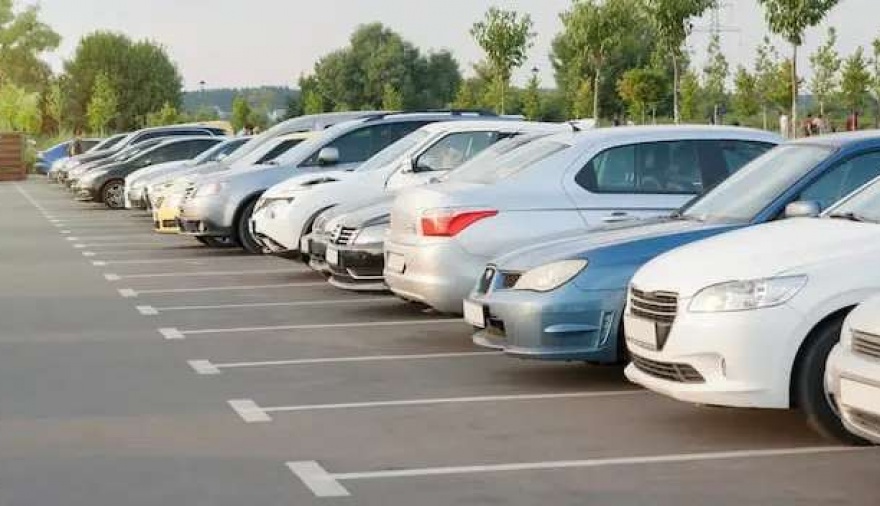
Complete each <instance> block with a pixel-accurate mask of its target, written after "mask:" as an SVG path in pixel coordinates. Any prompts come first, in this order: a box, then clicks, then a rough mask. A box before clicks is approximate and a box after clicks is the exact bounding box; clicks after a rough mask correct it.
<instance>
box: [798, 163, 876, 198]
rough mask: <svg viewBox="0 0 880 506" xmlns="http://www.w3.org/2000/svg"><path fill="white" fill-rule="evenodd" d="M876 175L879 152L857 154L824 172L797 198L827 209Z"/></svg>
mask: <svg viewBox="0 0 880 506" xmlns="http://www.w3.org/2000/svg"><path fill="white" fill-rule="evenodd" d="M878 175H880V152H872V153H864V154H861V155H857V156H855V157H853V158H850V159H848V160H846V161H844V162H841V163H839V164H838V165H836V166H834V167H833V168H831V169H829V170H828V171H827V172H825V174H823V175H822V176H821V177H820V178H818V179H817V180H816V181H814V182H813V183H812V184H811V185H810V186H808V187H807V188H806V189H805V190H804V191H803V192H801V195H800V197H799V200H812V201H815V202H818V203H819V205H820V206H821V208H822V209H827V208H828V207H829V206H831V205H832V204H834V203H835V202H837V201H838V200H840V199H841V198H843V197H845V196H846V195H848V194H850V193H852V192H853V191H855V190H856V189H857V188H859V187H861V186H862V185H864V184H865V183H867V182H868V181H871V180H872V179H874V178H875V177H877V176H878Z"/></svg>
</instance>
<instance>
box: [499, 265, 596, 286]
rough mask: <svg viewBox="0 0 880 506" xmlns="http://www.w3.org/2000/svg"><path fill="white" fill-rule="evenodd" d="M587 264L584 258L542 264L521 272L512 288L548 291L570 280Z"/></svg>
mask: <svg viewBox="0 0 880 506" xmlns="http://www.w3.org/2000/svg"><path fill="white" fill-rule="evenodd" d="M587 265H588V262H587V261H586V260H563V261H561V262H554V263H552V264H547V265H542V266H540V267H536V268H534V269H532V270H530V271H527V272H526V273H525V274H523V275H522V277H520V278H519V280H518V281H517V282H516V284H515V285H514V286H513V289H514V290H531V291H534V292H549V291H551V290H555V289H557V288H559V287H560V286H562V285H564V284H566V283H568V282H569V281H571V280H572V278H574V277H575V276H577V275H578V274H580V273H581V271H582V270H584V269H586V268H587Z"/></svg>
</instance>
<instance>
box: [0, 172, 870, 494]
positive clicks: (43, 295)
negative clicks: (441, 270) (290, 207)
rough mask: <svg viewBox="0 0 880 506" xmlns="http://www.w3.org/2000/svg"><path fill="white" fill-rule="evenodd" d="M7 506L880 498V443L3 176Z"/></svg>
mask: <svg viewBox="0 0 880 506" xmlns="http://www.w3.org/2000/svg"><path fill="white" fill-rule="evenodd" d="M0 198H2V200H3V202H4V203H5V205H4V213H3V214H2V215H0V273H2V278H0V279H3V284H2V287H3V288H2V293H0V299H2V300H3V301H4V302H3V304H2V305H0V322H3V323H2V331H0V480H2V481H0V505H3V506H6V505H10V506H12V505H15V506H18V505H41V506H45V505H50V504H65V505H83V506H86V505H95V504H126V505H132V504H137V505H140V504H142V505H156V504H169V505H170V504H180V505H183V504H186V505H197V504H204V505H209V504H210V505H230V506H232V505H244V504H247V505H249V506H258V505H282V504H288V505H290V504H293V505H306V504H359V505H360V504H371V505H377V506H378V505H390V504H419V505H450V504H468V505H470V504H505V505H507V504H510V505H534V504H572V505H574V504H577V505H583V504H597V505H599V504H602V505H607V504H621V505H640V504H645V505H648V504H650V505H680V504H714V505H744V504H772V505H803V504H817V505H818V504H822V505H828V504H847V505H849V504H854V505H873V504H877V497H878V493H880V484H878V482H877V480H876V476H878V473H880V451H878V450H876V449H864V448H846V447H834V446H830V445H829V443H827V442H825V441H823V440H822V439H820V438H819V437H817V436H815V435H814V434H813V433H812V432H811V431H810V430H809V429H808V428H807V427H806V426H805V424H804V422H803V420H802V418H801V417H800V416H799V415H798V414H797V413H788V412H769V411H763V410H760V411H759V410H754V411H751V410H739V409H722V408H711V407H699V406H689V405H685V404H680V403H677V402H675V401H672V400H668V399H665V398H662V397H659V396H657V395H653V394H651V393H648V392H645V391H643V390H640V389H638V388H636V387H635V386H633V385H631V384H629V383H628V382H627V381H626V380H625V379H624V377H623V374H622V369H621V368H620V367H596V366H589V365H585V364H575V363H560V364H546V363H533V362H522V361H517V360H512V359H510V358H507V357H504V356H500V355H499V354H496V353H491V352H485V351H481V350H480V349H477V348H475V347H474V346H473V345H472V344H471V342H470V331H469V328H468V327H466V326H465V324H463V323H462V322H461V321H460V320H459V319H457V318H453V317H449V316H445V315H440V314H436V313H431V312H427V311H425V310H423V309H422V308H420V307H418V306H415V305H411V304H407V303H404V302H402V301H399V300H397V299H395V298H393V297H391V296H389V295H383V294H371V295H357V294H351V293H346V292H343V291H340V290H337V289H335V288H333V287H331V286H329V285H328V284H326V283H325V282H324V280H323V279H322V278H321V277H320V276H318V275H316V274H314V273H312V272H311V271H309V270H308V269H307V268H306V267H305V266H302V265H300V264H296V263H293V262H290V261H287V260H281V259H276V258H271V257H252V256H246V255H243V254H241V252H240V251H238V250H234V249H223V250H211V249H207V248H205V247H203V246H201V245H199V244H198V243H197V242H196V241H194V240H192V239H190V238H187V237H179V236H160V235H157V234H154V233H153V232H152V231H151V226H150V221H149V217H148V216H147V215H146V214H140V213H137V212H133V211H118V212H111V211H107V210H106V209H105V208H103V206H102V207H97V205H95V206H90V205H83V204H79V203H76V202H72V201H71V199H70V197H69V195H68V194H66V193H65V192H64V190H62V189H60V188H58V187H55V186H50V185H47V184H45V183H44V182H43V181H41V180H34V179H32V180H30V181H28V182H26V183H3V184H0Z"/></svg>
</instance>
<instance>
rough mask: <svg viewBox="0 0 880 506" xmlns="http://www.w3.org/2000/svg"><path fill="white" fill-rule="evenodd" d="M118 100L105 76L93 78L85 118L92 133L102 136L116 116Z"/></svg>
mask: <svg viewBox="0 0 880 506" xmlns="http://www.w3.org/2000/svg"><path fill="white" fill-rule="evenodd" d="M118 105H119V98H118V96H117V95H116V90H115V89H114V88H113V83H112V82H111V80H110V77H109V76H108V75H107V74H104V73H101V74H98V76H97V77H96V78H95V85H94V87H93V88H92V98H91V99H90V100H89V105H88V109H87V110H86V117H87V119H88V121H89V129H91V131H92V132H96V133H100V134H102V135H103V134H104V133H105V132H106V129H107V126H108V125H110V122H111V121H113V119H114V118H116V117H117V116H118V113H119V111H118Z"/></svg>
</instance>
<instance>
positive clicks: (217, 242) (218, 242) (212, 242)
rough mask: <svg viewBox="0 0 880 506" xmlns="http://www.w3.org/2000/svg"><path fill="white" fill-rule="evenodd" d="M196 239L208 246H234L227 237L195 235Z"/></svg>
mask: <svg viewBox="0 0 880 506" xmlns="http://www.w3.org/2000/svg"><path fill="white" fill-rule="evenodd" d="M196 240H197V241H199V242H200V243H202V244H204V245H205V246H207V247H209V248H231V247H233V246H235V244H234V243H233V242H232V239H230V238H228V237H196Z"/></svg>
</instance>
